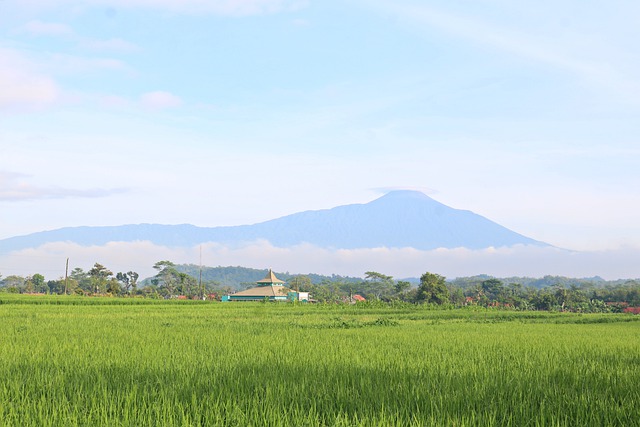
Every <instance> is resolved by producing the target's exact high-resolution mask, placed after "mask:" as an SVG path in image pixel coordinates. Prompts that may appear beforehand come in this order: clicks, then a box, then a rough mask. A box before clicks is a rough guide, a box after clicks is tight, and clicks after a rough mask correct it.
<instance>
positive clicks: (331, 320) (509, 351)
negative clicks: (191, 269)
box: [0, 295, 640, 426]
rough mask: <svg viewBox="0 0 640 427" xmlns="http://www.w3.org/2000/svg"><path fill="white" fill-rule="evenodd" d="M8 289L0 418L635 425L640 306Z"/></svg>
mask: <svg viewBox="0 0 640 427" xmlns="http://www.w3.org/2000/svg"><path fill="white" fill-rule="evenodd" d="M39 298H40V299H39ZM0 301H1V302H2V304H0V426H76V425H77V426H100V425H105V426H146V425H149V426H151V425H153V426H159V425H163V426H165V425H166V426H217V425H219V426H280V425H282V426H318V425H321V426H412V425H414V426H429V425H434V426H435V425H452V426H491V425H501V426H502V425H506V426H509V425H511V426H578V425H579V426H588V425H593V426H609V425H619V426H633V425H640V421H639V420H640V407H639V405H638V403H639V402H640V322H639V321H638V320H640V317H639V316H635V317H634V316H631V315H612V314H608V315H577V314H562V313H546V312H542V313H539V312H526V313H518V312H507V311H491V310H432V309H426V308H424V307H399V308H385V307H372V306H366V305H365V306H355V307H344V306H311V305H307V306H300V305H299V306H294V305H291V304H262V303H240V304H234V303H227V304H221V303H193V302H187V303H185V302H165V301H153V302H150V301H149V300H126V299H104V298H103V299H87V298H84V299H83V298H64V297H57V298H56V297H47V298H44V299H42V298H41V297H33V298H25V297H16V296H10V297H7V296H4V295H3V296H2V297H0ZM107 301H108V302H107ZM113 301H115V302H113ZM140 301H142V302H140ZM85 302H88V304H85Z"/></svg>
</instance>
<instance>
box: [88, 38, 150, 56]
mask: <svg viewBox="0 0 640 427" xmlns="http://www.w3.org/2000/svg"><path fill="white" fill-rule="evenodd" d="M79 44H80V46H81V47H83V48H86V49H89V50H95V51H111V52H120V53H130V52H136V51H138V50H140V48H139V47H138V46H137V45H136V44H134V43H131V42H128V41H126V40H123V39H120V38H112V39H107V40H97V39H82V40H80V42H79Z"/></svg>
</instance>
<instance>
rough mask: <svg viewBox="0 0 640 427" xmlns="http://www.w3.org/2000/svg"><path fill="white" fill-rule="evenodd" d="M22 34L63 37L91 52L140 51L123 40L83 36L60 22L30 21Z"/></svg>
mask: <svg viewBox="0 0 640 427" xmlns="http://www.w3.org/2000/svg"><path fill="white" fill-rule="evenodd" d="M22 32H24V33H27V34H29V35H32V36H35V37H58V38H59V37H62V38H64V39H67V40H69V41H71V42H73V43H75V44H77V45H78V46H79V47H80V48H83V49H86V50H91V51H98V52H118V53H131V52H136V51H138V50H140V48H139V47H138V46H137V45H136V44H134V43H131V42H129V41H127V40H124V39H121V38H110V39H95V38H90V37H84V36H81V35H80V34H78V33H76V32H75V31H74V30H73V28H71V27H70V26H69V25H67V24H63V23H59V22H43V21H39V20H34V21H29V22H28V23H26V24H25V25H24V27H23V28H22Z"/></svg>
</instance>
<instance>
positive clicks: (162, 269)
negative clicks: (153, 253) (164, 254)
mask: <svg viewBox="0 0 640 427" xmlns="http://www.w3.org/2000/svg"><path fill="white" fill-rule="evenodd" d="M153 268H154V269H156V270H158V273H157V274H156V275H155V276H154V278H153V279H151V283H153V284H154V285H156V286H157V287H158V289H159V290H161V291H162V293H163V294H164V295H165V296H168V297H171V296H172V295H174V293H175V287H176V285H178V284H179V283H180V281H181V279H180V273H178V270H176V266H175V264H174V263H172V262H171V261H158V262H156V263H155V264H154V266H153Z"/></svg>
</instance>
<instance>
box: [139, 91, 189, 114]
mask: <svg viewBox="0 0 640 427" xmlns="http://www.w3.org/2000/svg"><path fill="white" fill-rule="evenodd" d="M140 102H141V103H142V105H143V106H144V107H146V108H150V109H153V110H162V109H165V108H173V107H179V106H181V105H182V99H180V97H178V96H176V95H174V94H172V93H170V92H165V91H155V92H149V93H145V94H143V95H142V96H141V97H140Z"/></svg>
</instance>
